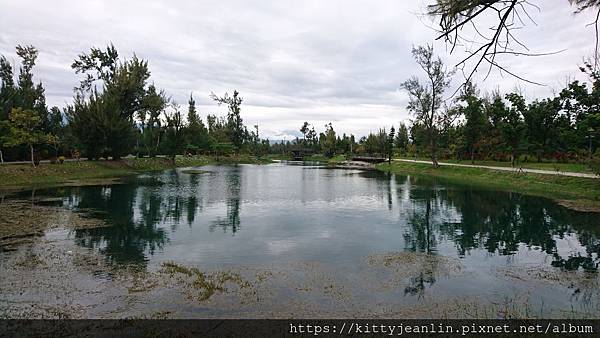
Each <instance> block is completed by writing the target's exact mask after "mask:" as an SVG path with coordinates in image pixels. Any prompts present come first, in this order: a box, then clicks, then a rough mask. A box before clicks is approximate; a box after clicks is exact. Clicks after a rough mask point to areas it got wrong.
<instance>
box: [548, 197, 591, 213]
mask: <svg viewBox="0 0 600 338" xmlns="http://www.w3.org/2000/svg"><path fill="white" fill-rule="evenodd" d="M556 202H557V203H558V204H559V205H561V206H563V207H565V208H567V209H571V210H574V211H579V212H588V213H600V201H592V200H557V201H556Z"/></svg>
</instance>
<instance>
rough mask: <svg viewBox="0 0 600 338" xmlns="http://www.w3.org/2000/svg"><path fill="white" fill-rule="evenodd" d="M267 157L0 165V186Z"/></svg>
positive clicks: (56, 182) (91, 179)
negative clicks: (34, 165) (173, 161)
mask: <svg viewBox="0 0 600 338" xmlns="http://www.w3.org/2000/svg"><path fill="white" fill-rule="evenodd" d="M270 162H271V160H270V159H267V158H260V159H257V158H256V157H254V156H250V155H233V156H221V157H208V156H193V157H184V156H177V157H176V159H175V165H173V163H172V162H171V160H170V159H167V158H162V157H161V158H127V159H122V160H119V161H81V162H79V163H76V162H65V163H63V164H41V165H39V166H37V167H35V168H34V167H32V166H31V165H28V164H16V165H12V164H5V165H0V177H1V178H2V179H0V189H20V188H28V187H43V186H51V185H61V184H74V185H78V184H81V185H84V184H90V183H94V182H101V181H102V180H110V179H116V178H120V177H125V176H129V175H134V174H138V173H141V172H150V171H160V170H166V169H171V168H174V167H197V166H203V165H207V164H221V163H222V164H232V163H255V164H260V163H270Z"/></svg>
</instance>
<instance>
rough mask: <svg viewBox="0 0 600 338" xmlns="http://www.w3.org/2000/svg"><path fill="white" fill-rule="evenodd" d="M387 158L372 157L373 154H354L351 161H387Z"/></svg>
mask: <svg viewBox="0 0 600 338" xmlns="http://www.w3.org/2000/svg"><path fill="white" fill-rule="evenodd" d="M387 160H388V159H387V158H385V157H373V156H354V157H352V161H360V162H367V163H382V162H385V161H387Z"/></svg>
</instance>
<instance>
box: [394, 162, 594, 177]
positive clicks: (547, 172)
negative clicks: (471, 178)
mask: <svg viewBox="0 0 600 338" xmlns="http://www.w3.org/2000/svg"><path fill="white" fill-rule="evenodd" d="M394 161H398V162H409V163H425V164H431V161H422V160H406V159H403V158H395V159H394ZM439 165H441V166H452V167H466V168H482V169H492V170H502V171H512V172H520V173H532V174H543V175H561V176H571V177H585V178H600V176H598V175H594V174H587V173H574V172H570V171H555V170H542V169H528V168H512V167H495V166H487V165H476V164H458V163H444V162H439Z"/></svg>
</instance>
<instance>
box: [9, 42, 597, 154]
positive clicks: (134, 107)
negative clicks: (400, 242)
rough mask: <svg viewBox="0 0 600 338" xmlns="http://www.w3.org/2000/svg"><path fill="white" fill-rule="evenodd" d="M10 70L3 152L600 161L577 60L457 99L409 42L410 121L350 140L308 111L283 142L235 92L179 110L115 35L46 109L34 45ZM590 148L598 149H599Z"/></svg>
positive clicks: (84, 57) (472, 88)
mask: <svg viewBox="0 0 600 338" xmlns="http://www.w3.org/2000/svg"><path fill="white" fill-rule="evenodd" d="M16 53H17V55H18V56H19V58H20V59H21V65H20V67H19V70H18V72H16V71H15V70H13V68H12V66H11V64H10V62H9V61H8V59H7V58H6V57H4V56H1V57H0V81H1V86H0V159H1V160H2V161H7V160H10V161H15V160H25V159H28V160H30V161H31V162H32V164H33V165H36V163H37V162H38V161H39V159H42V158H47V159H51V160H53V161H54V160H57V159H62V158H63V157H79V156H82V157H86V158H88V159H90V160H93V159H99V158H106V159H109V158H110V159H119V158H122V157H123V156H126V155H136V156H140V157H142V156H150V157H153V156H156V155H168V156H170V157H171V158H172V159H174V158H175V156H176V155H178V154H207V155H228V154H240V153H243V154H251V155H256V156H262V155H266V154H281V153H284V154H286V153H289V152H290V151H292V150H294V149H304V150H309V151H311V152H314V153H317V154H323V155H325V156H328V157H332V156H335V155H341V154H343V155H354V154H362V155H375V156H386V157H388V156H390V157H391V156H392V155H397V156H410V157H413V156H414V157H417V156H418V157H429V158H430V159H431V160H432V161H433V163H434V165H436V166H437V162H438V160H439V159H468V160H471V161H474V160H498V161H510V162H512V164H513V165H514V164H515V162H516V161H544V160H546V161H548V160H551V161H556V162H585V163H590V164H593V163H595V162H594V161H596V162H597V157H599V156H600V154H598V153H596V155H595V156H594V154H595V152H596V149H597V148H598V142H599V140H600V137H599V136H600V73H599V72H598V70H597V69H596V68H595V67H593V65H592V64H591V63H585V64H584V66H582V67H581V68H580V69H581V71H582V72H584V73H585V74H586V75H587V77H588V79H589V81H586V82H580V81H573V82H571V83H569V84H568V85H567V86H566V87H565V88H564V89H562V91H560V93H558V95H555V96H553V97H550V98H546V99H536V100H533V101H530V102H527V100H526V99H525V98H524V97H523V95H522V94H521V93H519V92H511V93H500V92H498V91H495V92H492V93H487V94H482V93H481V92H480V91H479V90H478V89H477V87H476V85H475V84H473V83H471V82H468V83H466V84H465V85H464V86H463V87H462V89H461V91H460V93H459V94H458V95H456V96H455V98H454V99H452V100H448V99H447V96H448V95H447V93H446V91H447V90H448V88H449V86H450V80H451V78H452V76H453V73H452V71H449V70H447V68H446V67H445V66H444V64H443V62H442V60H441V59H440V58H438V57H435V55H434V53H433V48H432V47H430V46H425V47H416V48H413V51H412V53H413V56H414V58H415V60H416V63H417V64H418V65H419V66H420V69H421V70H422V72H423V73H424V74H425V76H424V77H422V76H421V77H420V76H413V77H411V78H410V79H408V80H406V81H405V82H403V83H402V85H401V88H402V89H403V90H405V91H406V92H407V93H408V95H409V98H410V100H409V105H408V107H407V109H408V110H409V111H410V112H411V114H412V120H411V121H410V122H409V123H408V124H404V123H401V124H400V125H398V126H395V127H394V126H390V128H389V129H386V128H381V129H380V130H378V131H377V132H374V133H370V134H369V135H367V136H363V137H361V138H359V139H357V138H356V137H355V136H354V135H351V134H345V133H342V134H341V135H340V133H337V132H336V131H335V130H334V126H333V124H332V123H328V124H326V125H325V126H324V130H323V131H322V132H317V131H316V130H315V126H314V125H311V124H309V123H308V122H304V123H303V124H302V125H301V126H300V128H299V131H300V132H301V134H302V137H298V138H296V139H295V140H289V141H283V142H270V141H269V140H267V139H261V138H260V135H259V127H258V125H254V126H253V127H251V128H248V127H247V126H246V125H244V123H243V119H242V117H241V105H242V102H243V99H242V97H241V96H240V94H239V93H238V92H237V91H233V93H232V94H228V93H225V94H224V95H222V96H217V95H215V94H212V95H211V97H210V99H211V100H213V101H214V102H215V103H216V104H219V105H225V106H227V108H228V111H227V115H226V116H217V115H216V114H207V115H206V117H204V118H203V117H202V116H201V114H200V113H199V112H198V111H197V109H196V102H195V99H194V97H193V96H192V95H190V98H189V101H188V105H187V112H185V110H184V109H182V108H181V106H180V105H178V104H177V103H175V102H174V100H172V99H171V98H170V97H169V96H168V95H167V93H166V92H165V91H164V90H162V89H159V88H157V87H156V85H155V84H154V83H152V82H151V81H150V70H149V67H148V62H147V61H146V60H142V59H140V58H138V57H136V56H133V57H132V58H130V59H123V58H119V54H118V52H117V50H116V49H115V47H114V46H112V45H109V46H108V47H107V48H106V49H104V50H103V49H99V48H91V50H90V51H89V52H88V53H82V54H80V55H79V56H77V58H76V59H75V60H74V62H73V64H72V65H71V67H72V68H73V70H74V71H75V73H76V74H79V75H80V76H81V78H82V79H81V81H80V83H79V85H78V86H77V87H76V88H75V89H74V99H73V103H72V104H70V105H67V106H66V107H64V108H63V109H60V108H59V107H51V108H48V107H47V105H46V99H45V88H44V85H43V84H42V83H41V82H39V83H36V82H34V75H33V70H34V66H35V63H36V60H37V57H38V51H37V50H36V49H35V48H34V47H33V46H17V47H16ZM595 158H596V159H595Z"/></svg>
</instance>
